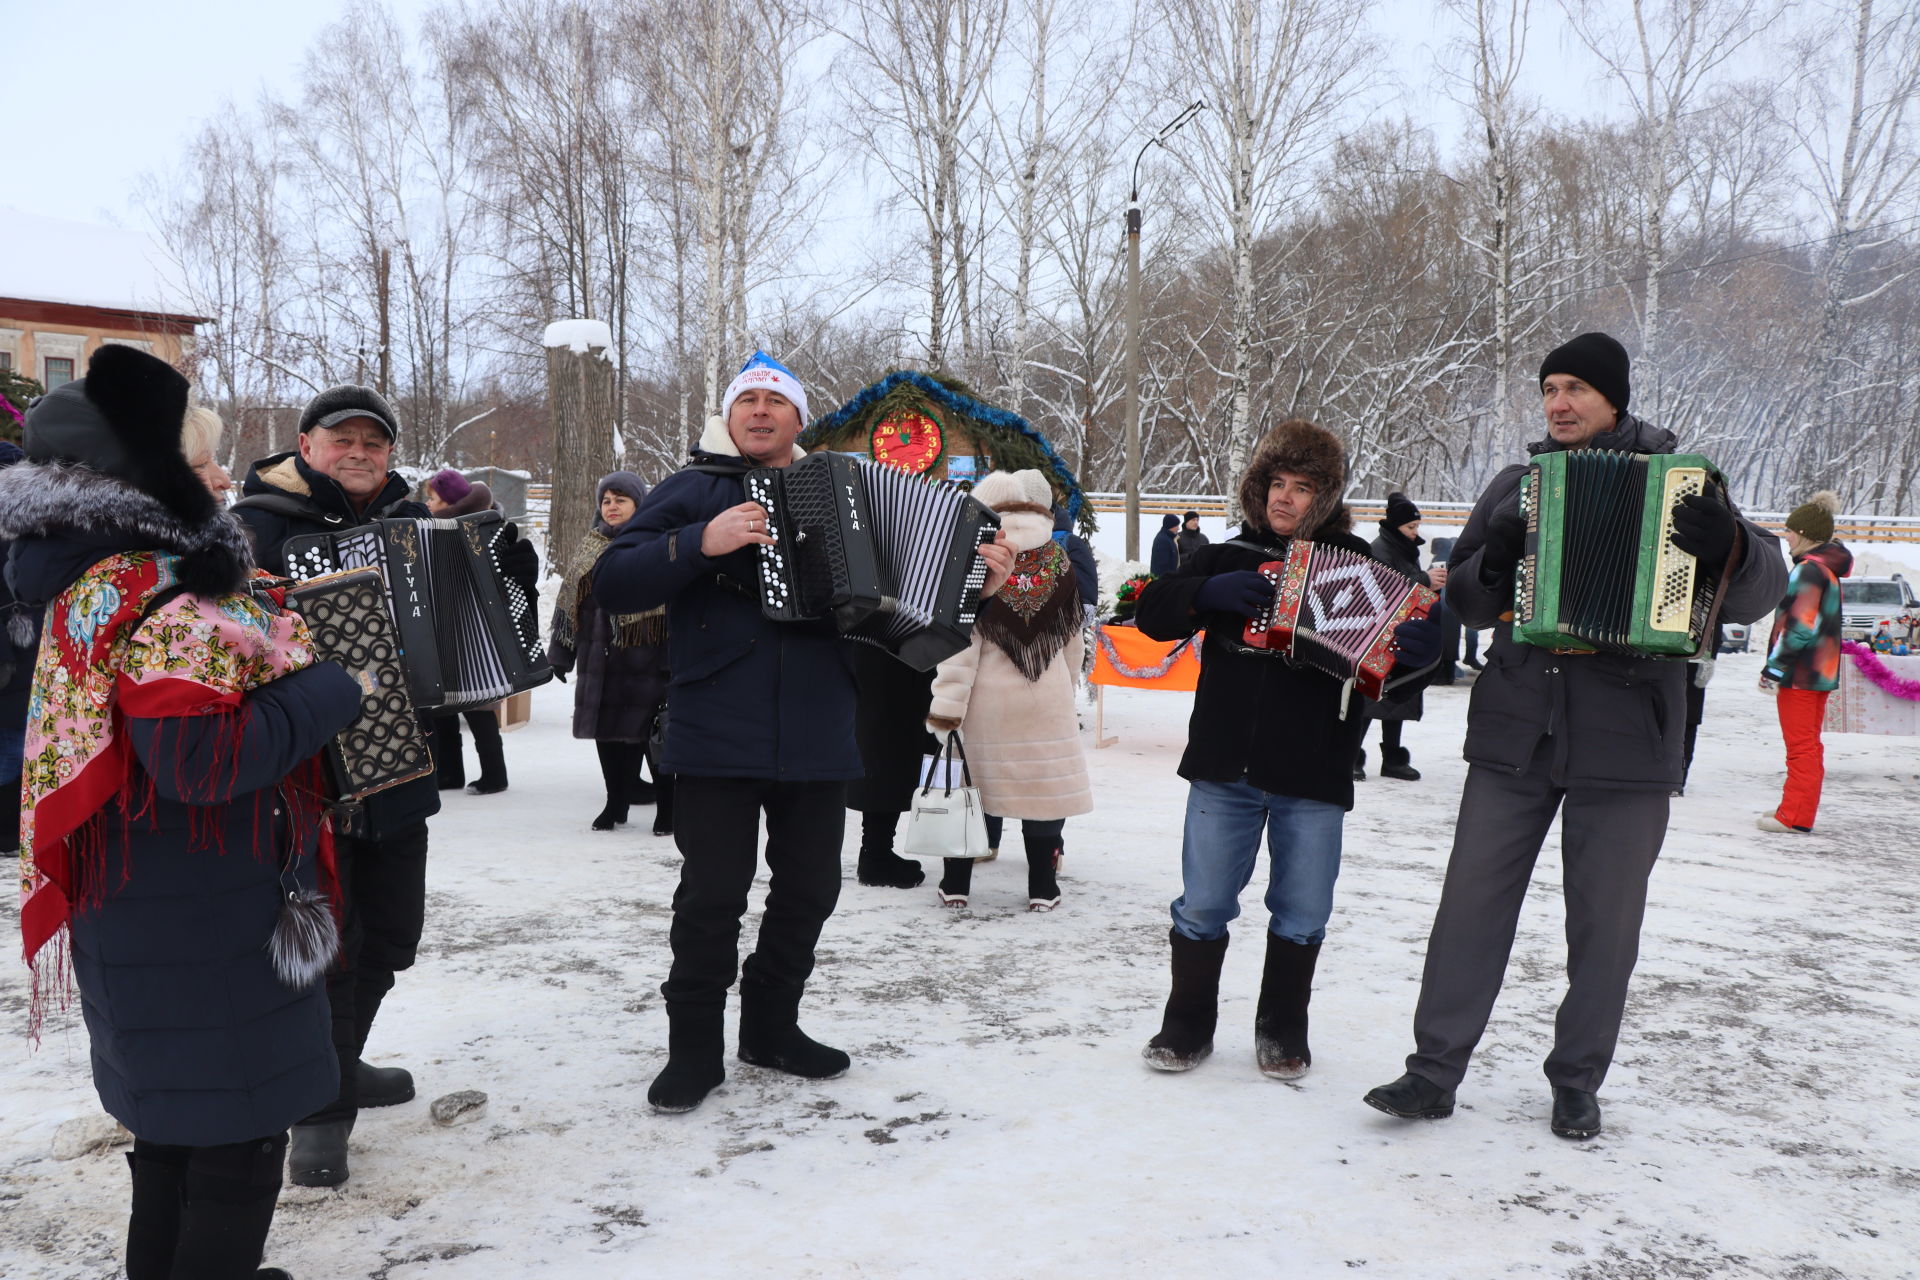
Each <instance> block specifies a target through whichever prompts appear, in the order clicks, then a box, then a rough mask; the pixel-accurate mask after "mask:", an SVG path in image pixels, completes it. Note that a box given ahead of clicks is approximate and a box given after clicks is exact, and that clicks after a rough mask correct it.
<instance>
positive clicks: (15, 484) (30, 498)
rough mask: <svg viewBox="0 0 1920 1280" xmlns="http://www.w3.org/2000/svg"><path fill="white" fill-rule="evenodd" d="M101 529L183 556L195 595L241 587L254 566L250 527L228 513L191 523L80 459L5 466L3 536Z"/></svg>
mask: <svg viewBox="0 0 1920 1280" xmlns="http://www.w3.org/2000/svg"><path fill="white" fill-rule="evenodd" d="M209 505H211V498H209ZM102 529H121V530H125V531H127V532H128V533H131V534H134V535H136V536H138V537H139V538H140V539H142V540H143V541H148V542H150V543H151V546H152V548H153V549H154V550H157V551H171V552H173V553H175V554H176V555H178V556H179V557H180V565H179V573H180V584H181V585H182V586H184V587H185V588H186V589H187V590H188V591H191V592H193V593H194V594H195V595H205V596H215V595H224V594H226V593H227V592H230V591H237V590H239V588H240V587H241V585H242V584H243V583H245V581H246V579H247V576H248V574H250V573H251V572H252V569H253V555H252V551H251V548H250V547H249V546H248V544H247V535H246V531H245V530H244V529H242V528H241V526H240V522H239V521H237V520H235V519H234V518H233V517H232V516H231V515H229V514H228V513H227V512H225V511H222V510H218V509H216V510H215V511H214V512H213V514H212V515H211V516H209V517H208V518H207V519H205V520H203V521H198V522H190V521H188V520H186V519H184V518H183V517H182V516H180V515H179V514H177V513H176V512H175V511H174V510H173V509H172V508H170V507H169V506H167V505H166V504H164V503H162V502H161V501H160V500H159V499H158V498H155V497H153V496H151V495H149V494H147V493H145V492H143V491H141V490H139V489H136V488H135V487H134V486H133V485H131V484H129V483H127V482H126V481H125V480H119V479H116V478H114V477H113V476H109V475H102V474H101V473H100V472H98V471H95V470H93V469H92V468H91V467H84V466H80V465H79V464H77V463H66V462H22V463H19V464H18V465H16V466H11V467H8V468H6V469H5V470H4V471H0V538H6V539H15V538H34V537H48V536H55V535H58V534H60V533H63V532H67V531H86V532H97V531H99V530H102Z"/></svg>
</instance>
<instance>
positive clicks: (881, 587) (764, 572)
mask: <svg viewBox="0 0 1920 1280" xmlns="http://www.w3.org/2000/svg"><path fill="white" fill-rule="evenodd" d="M746 490H747V497H748V498H749V499H751V500H752V501H754V502H757V503H759V504H760V505H761V506H762V507H764V508H765V509H766V512H767V533H768V534H769V535H771V536H772V538H773V543H772V544H771V545H768V544H765V543H763V544H761V546H760V597H761V608H762V610H763V611H764V612H765V614H766V615H767V617H769V618H772V619H774V620H775V621H778V622H798V621H805V620H809V619H831V620H832V623H833V625H834V628H835V630H837V631H839V632H840V634H841V635H843V636H846V637H848V638H850V639H854V640H863V641H866V642H868V643H870V644H875V645H878V646H880V647H881V648H883V649H885V650H887V651H888V652H889V653H891V654H893V655H894V656H895V657H896V658H898V659H900V661H902V662H904V663H906V664H907V665H908V666H910V667H913V668H914V669H916V670H919V671H927V670H931V669H932V668H933V667H934V666H936V665H937V664H938V663H939V662H940V660H941V659H943V658H947V657H951V656H952V655H953V654H956V653H958V652H960V650H962V649H964V648H966V647H967V644H968V642H969V641H970V640H971V639H972V637H973V623H974V619H975V618H977V617H978V616H979V613H980V591H981V589H982V588H983V587H984V586H985V585H986V580H987V566H986V562H985V561H983V560H981V558H980V547H981V545H982V544H983V543H987V542H991V541H993V538H994V535H995V533H997V532H998V531H999V528H1000V517H999V516H997V515H995V514H994V513H993V511H992V510H991V509H990V508H988V507H987V506H986V505H985V504H984V503H982V502H980V501H978V500H977V499H975V498H972V497H970V496H968V495H967V494H966V493H965V492H963V491H962V490H961V489H960V488H959V487H958V486H956V485H952V484H948V483H945V482H941V481H929V480H921V479H916V478H915V477H913V476H910V475H907V474H906V473H905V472H902V471H899V470H896V469H895V468H892V467H886V466H881V465H879V464H877V463H872V462H863V461H861V460H860V459H857V458H853V457H850V456H848V455H846V454H843V453H815V454H809V455H808V456H807V457H805V458H803V459H801V460H800V461H799V462H796V463H793V464H792V465H791V466H786V467H768V468H762V469H760V470H757V471H753V472H750V473H748V475H747V477H746Z"/></svg>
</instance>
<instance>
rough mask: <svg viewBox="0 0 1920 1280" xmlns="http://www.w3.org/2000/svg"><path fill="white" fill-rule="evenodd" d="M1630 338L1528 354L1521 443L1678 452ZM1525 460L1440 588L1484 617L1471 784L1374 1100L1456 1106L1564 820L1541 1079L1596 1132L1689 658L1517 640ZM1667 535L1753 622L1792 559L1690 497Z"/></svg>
mask: <svg viewBox="0 0 1920 1280" xmlns="http://www.w3.org/2000/svg"><path fill="white" fill-rule="evenodd" d="M1630 390H1631V388H1630V385H1629V382H1628V360H1627V352H1626V349H1625V348H1624V347H1622V346H1621V345H1620V344H1619V343H1618V342H1617V341H1615V340H1614V339H1613V338H1611V337H1609V336H1608V335H1606V334H1604V333H1583V334H1581V335H1580V336H1579V337H1576V338H1574V339H1573V340H1572V341H1571V342H1568V343H1566V344H1564V345H1563V346H1560V347H1558V348H1556V349H1554V350H1553V351H1550V352H1548V353H1547V357H1546V359H1545V360H1543V361H1542V362H1541V364H1540V394H1541V402H1542V408H1543V412H1544V416H1545V418H1546V428H1547V435H1546V438H1545V439H1543V440H1540V441H1537V442H1535V443H1534V444H1531V445H1529V446H1528V452H1529V453H1535V454H1538V453H1545V452H1548V451H1551V450H1556V449H1582V448H1587V449H1614V450H1620V451H1623V452H1630V453H1649V454H1650V453H1671V452H1672V451H1673V447H1674V444H1675V443H1676V437H1675V436H1674V434H1673V432H1671V431H1667V430H1663V429H1662V428H1660V427H1656V426H1654V425H1653V424H1652V423H1650V422H1644V421H1642V420H1641V419H1639V418H1636V417H1634V416H1633V415H1632V414H1630V413H1628V412H1627V402H1628V398H1629V393H1630ZM1525 473H1526V465H1525V464H1524V463H1519V462H1516V463H1513V464H1512V465H1510V466H1508V467H1505V468H1504V469H1502V470H1501V471H1500V473H1499V474H1498V475H1496V476H1495V477H1494V478H1493V479H1492V481H1490V482H1489V483H1488V485H1487V488H1486V491H1485V492H1484V493H1482V494H1481V495H1480V500H1479V501H1478V502H1476V503H1475V504H1474V507H1473V513H1472V514H1471V515H1470V516H1468V517H1467V525H1466V529H1465V530H1464V531H1463V532H1462V533H1461V535H1460V540H1459V541H1458V542H1457V543H1455V544H1454V548H1453V556H1452V558H1451V559H1450V560H1449V561H1448V563H1447V569H1448V576H1447V601H1448V603H1449V604H1450V605H1452V606H1453V608H1454V609H1455V610H1456V611H1458V613H1459V614H1460V620H1461V623H1462V625H1464V626H1469V627H1486V626H1490V627H1493V629H1494V635H1493V643H1492V644H1491V646H1489V648H1488V650H1487V669H1486V671H1485V672H1484V673H1483V674H1482V675H1481V676H1480V678H1479V679H1477V680H1476V681H1474V685H1473V698H1472V701H1471V703H1470V705H1469V707H1468V710H1467V741H1466V757H1467V761H1468V769H1467V782H1466V787H1465V789H1464V790H1463V791H1462V792H1461V796H1460V813H1459V817H1458V819H1457V821H1456V822H1455V824H1454V837H1453V852H1452V854H1451V856H1450V857H1449V859H1448V862H1447V877H1446V883H1445V885H1444V887H1443V888H1442V889H1441V892H1440V905H1439V908H1438V909H1437V910H1436V911H1435V913H1434V921H1433V933H1432V936H1431V937H1430V938H1429V939H1428V942H1427V960H1426V971H1425V974H1424V976H1423V977H1422V978H1421V983H1420V999H1419V1003H1418V1004H1417V1005H1416V1007H1415V1009H1414V1014H1413V1034H1414V1051H1413V1053H1412V1054H1411V1055H1409V1056H1408V1058H1407V1069H1406V1072H1405V1073H1404V1074H1403V1075H1401V1076H1400V1077H1399V1078H1398V1079H1396V1080H1394V1081H1392V1082H1390V1083H1388V1084H1384V1085H1381V1086H1379V1087H1378V1088H1375V1089H1373V1090H1371V1091H1369V1092H1368V1093H1367V1095H1366V1099H1365V1101H1366V1102H1367V1105H1369V1106H1371V1107H1374V1108H1376V1109H1377V1110H1380V1111H1384V1112H1386V1113H1387V1114H1388V1115H1391V1116H1397V1117H1399V1118H1401V1119H1403V1120H1412V1119H1430V1120H1437V1119H1441V1118H1443V1117H1445V1116H1449V1115H1452V1114H1453V1106H1454V1090H1455V1089H1456V1088H1457V1087H1458V1086H1459V1083H1460V1081H1461V1079H1462V1078H1463V1077H1464V1076H1465V1074H1466V1070H1467V1061H1468V1059H1469V1058H1470V1057H1471V1056H1472V1054H1473V1050H1474V1046H1475V1045H1477V1044H1478V1043H1479V1041H1480V1036H1481V1035H1482V1034H1483V1033H1484V1032H1485V1030H1486V1026H1487V1019H1488V1017H1489V1016H1491V1014H1492V1012H1493V1002H1494V999H1495V997H1496V996H1498V995H1499V993H1500V983H1501V979H1502V978H1503V976H1504V975H1505V973H1506V968H1507V957H1508V956H1509V954H1511V952H1512V950H1513V938H1514V931H1515V929H1516V928H1517V927H1518V924H1519V919H1520V906H1521V903H1522V902H1523V901H1524V900H1525V899H1526V895H1527V884H1528V881H1529V880H1530V879H1531V878H1532V875H1533V867H1534V863H1535V861H1536V860H1537V859H1538V858H1539V856H1540V845H1541V843H1542V842H1543V841H1544V840H1545V839H1546V836H1547V832H1548V830H1549V829H1550V828H1551V827H1552V825H1553V822H1554V818H1555V816H1556V815H1558V816H1559V818H1560V826H1561V836H1560V844H1561V865H1562V868H1563V881H1564V893H1565V897H1566V907H1567V995H1566V998H1565V999H1564V1000H1563V1001H1562V1002H1561V1004H1560V1011H1559V1016H1558V1018H1557V1019H1556V1021H1555V1024H1554V1045H1553V1051H1552V1052H1551V1053H1550V1054H1548V1055H1547V1061H1546V1076H1547V1080H1548V1083H1549V1084H1550V1085H1551V1086H1552V1088H1553V1110H1552V1115H1551V1118H1550V1119H1549V1121H1548V1127H1549V1128H1550V1129H1551V1131H1552V1132H1553V1133H1555V1134H1557V1135H1559V1136H1560V1137H1563V1138H1575V1139H1579V1138H1590V1137H1592V1136H1593V1135H1594V1134H1597V1133H1599V1132H1600V1103H1599V1099H1598V1097H1597V1094H1598V1091H1599V1088H1600V1084H1601V1082H1602V1081H1603V1080H1605V1078H1606V1074H1607V1068H1608V1067H1609V1066H1610V1065H1611V1063H1612V1061H1613V1052H1614V1047H1615V1045H1616V1044H1617V1043H1618V1041H1619V1038H1620V1020H1621V1017H1622V1015H1623V1013H1624V1011H1625V1009H1626V1001H1627V982H1628V979H1630V978H1631V977H1632V975H1633V965H1634V961H1635V960H1636V959H1637V958H1638V956H1639V949H1640V923H1641V920H1642V918H1643V917H1644V915H1645V912H1646V905H1647V881H1648V878H1649V877H1650V876H1651V875H1652V874H1653V864H1654V860H1655V858H1657V857H1658V856H1659V853H1660V845H1661V843H1662V841H1664V840H1665V838H1666V834H1667V811H1668V806H1669V804H1670V803H1671V800H1670V797H1671V795H1672V792H1673V789H1674V788H1675V787H1676V786H1678V785H1679V782H1680V763H1681V739H1682V737H1683V736H1684V732H1685V727H1686V714H1685V703H1686V690H1685V684H1686V678H1687V671H1686V664H1685V663H1677V662H1663V661H1659V660H1657V659H1646V658H1640V657H1636V656H1633V655H1623V654H1610V653H1576V654H1567V653H1557V652H1554V651H1552V650H1549V649H1543V648H1540V647H1538V646H1535V645H1529V644H1521V643H1519V642H1518V641H1516V640H1515V639H1514V638H1513V624H1512V616H1513V597H1514V574H1515V570H1516V568H1517V566H1518V565H1519V563H1520V558H1521V554H1522V552H1523V551H1524V550H1525V542H1526V521H1525V519H1524V518H1523V517H1522V516H1521V514H1520V503H1519V492H1520V478H1521V476H1523V475H1524V474H1525ZM1672 542H1673V545H1674V546H1676V547H1678V548H1679V549H1680V550H1682V551H1684V552H1686V553H1687V554H1689V555H1692V556H1695V557H1697V558H1698V559H1699V562H1700V568H1701V570H1702V571H1704V572H1708V573H1712V574H1715V575H1719V574H1722V573H1724V574H1725V580H1724V581H1723V582H1722V583H1721V609H1722V611H1723V613H1724V615H1725V616H1726V617H1727V618H1728V619H1729V620H1731V621H1735V622H1744V621H1751V620H1752V619H1754V618H1757V617H1759V616H1760V615H1761V614H1762V613H1764V612H1766V610H1767V609H1768V608H1769V607H1771V606H1772V604H1773V602H1774V600H1776V599H1778V598H1779V594H1780V586H1781V584H1782V583H1783V582H1784V581H1785V578H1786V573H1785V570H1784V568H1783V566H1782V565H1781V562H1780V553H1779V551H1778V549H1777V547H1776V545H1775V543H1774V539H1773V535H1772V534H1770V533H1768V532H1767V531H1766V530H1765V529H1762V528H1761V527H1760V526H1759V525H1756V524H1754V523H1753V522H1752V521H1749V520H1745V519H1742V518H1741V517H1740V516H1739V515H1738V514H1737V513H1736V512H1734V511H1733V510H1731V509H1730V508H1728V507H1726V506H1723V505H1721V504H1720V503H1717V502H1714V501H1712V500H1710V499H1708V498H1706V497H1704V496H1699V495H1695V496H1691V497H1688V498H1686V499H1685V500H1683V501H1682V502H1681V503H1680V504H1678V505H1676V506H1675V507H1674V509H1673V533H1672Z"/></svg>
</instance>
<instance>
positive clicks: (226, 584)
mask: <svg viewBox="0 0 1920 1280" xmlns="http://www.w3.org/2000/svg"><path fill="white" fill-rule="evenodd" d="M186 408H187V380H186V379H185V378H184V377H182V376H181V375H180V374H179V373H178V372H176V371H175V370H174V369H173V368H171V367H170V366H168V365H167V364H165V363H164V362H162V361H160V360H157V359H155V358H154V357H152V356H150V355H147V354H146V353H144V352H142V351H138V350H136V349H134V348H132V347H126V346H119V345H112V344H109V345H106V346H102V347H101V348H99V350H98V351H96V352H95V353H94V355H93V358H92V359H91V361H90V362H89V363H88V366H87V373H86V376H85V377H84V378H81V379H79V380H77V381H74V382H69V383H66V384H65V385H63V386H61V387H59V388H57V389H56V390H55V391H53V392H51V393H50V394H48V395H46V396H44V397H42V398H41V399H39V400H38V401H36V402H35V404H34V407H33V409H32V410H31V411H30V412H29V414H28V416H27V425H26V443H27V455H28V457H29V458H30V459H31V460H32V461H31V462H28V463H24V464H21V465H18V466H15V467H12V468H10V469H8V470H7V471H5V472H0V536H3V537H5V538H7V539H9V540H11V543H12V549H11V552H10V556H9V564H8V572H7V576H8V578H9V579H10V580H11V582H12V583H13V584H14V588H15V590H16V591H17V592H18V594H19V597H20V599H21V600H22V601H24V602H28V603H30V604H33V605H35V606H45V607H46V608H47V613H48V618H49V620H50V622H49V627H48V630H47V636H46V641H45V644H44V646H43V648H42V651H41V653H40V657H39V662H38V667H37V670H36V672H35V675H34V685H33V716H34V718H33V721H32V723H30V724H29V725H28V728H27V734H26V749H25V754H26V771H25V794H24V797H23V806H24V808H25V814H24V815H23V818H22V825H23V829H24V830H23V834H24V835H25V836H26V839H27V844H28V848H27V851H26V855H25V856H24V857H23V858H22V865H21V882H22V885H23V888H24V891H25V896H24V905H23V908H22V911H21V915H20V920H21V928H22V931H23V933H24V935H25V944H26V952H27V956H28V960H29V963H30V964H32V965H33V966H34V969H35V975H36V976H35V982H34V997H33V1009H32V1011H31V1013H30V1019H31V1020H32V1021H34V1022H36V1023H37V1019H38V1015H39V1013H40V1010H41V1007H42V1005H43V1002H44V1001H45V1000H46V999H47V998H48V997H50V996H56V995H57V994H58V992H59V983H60V979H59V976H58V974H57V973H56V970H55V967H54V966H55V963H56V962H55V957H56V956H57V955H58V954H59V952H60V951H61V950H62V949H63V948H62V947H61V945H60V940H59V935H60V934H62V933H63V932H64V933H65V935H66V938H65V942H66V947H67V948H68V949H70V955H71V963H72V980H73V982H74V983H75V984H76V985H77V986H78V987H79V991H80V1003H81V1012H82V1013H83V1015H84V1016H85V1020H86V1027H87V1037H88V1041H89V1045H90V1049H91V1057H92V1062H93V1079H94V1086H95V1088H96V1089H97V1090H98V1091H99V1095H100V1102H101V1105H102V1106H103V1107H104V1108H105V1109H106V1110H107V1112H108V1113H109V1114H111V1115H112V1116H113V1117H114V1118H115V1119H117V1120H119V1121H120V1122H121V1123H122V1124H124V1125H125V1126H126V1127H127V1128H128V1129H129V1130H130V1131H131V1132H132V1133H133V1136H134V1141H133V1150H132V1152H131V1153H130V1154H129V1155H128V1157H127V1163H128V1165H129V1167H130V1171H131V1174H132V1205H131V1211H130V1213H129V1215H128V1223H127V1246H126V1248H127V1254H126V1268H127V1275H128V1276H129V1277H130V1278H131V1280H182V1278H184V1277H193V1280H241V1277H250V1278H257V1277H278V1278H279V1280H285V1277H286V1273H285V1272H283V1271H280V1270H277V1269H268V1270H256V1268H258V1267H259V1264H260V1258H261V1252H262V1250H263V1248H264V1246H265V1243H266V1238H267V1232H268V1229H269V1228H270V1226H271V1225H272V1221H273V1214H274V1206H275V1204H276V1202H277V1201H278V1199H279V1194H280V1186H281V1163H282V1160H283V1159H284V1154H285V1150H286V1146H287V1132H286V1131H287V1126H288V1125H289V1124H292V1123H293V1122H294V1121H297V1120H299V1119H300V1118H301V1117H302V1116H305V1115H307V1114H309V1113H311V1112H312V1111H314V1110H315V1109H316V1108H319V1107H321V1106H323V1105H325V1104H326V1103H327V1101H328V1100H329V1099H331V1098H332V1097H333V1096H334V1095H335V1093H336V1091H337V1089H338V1077H339V1064H338V1059H337V1058H336V1056H335V1054H334V1052H333V1047H332V1045H331V1043H330V1036H329V1031H328V1020H329V1015H328V1007H327V1001H326V997H325V995H324V994H323V988H322V986H321V985H320V982H319V979H320V977H321V975H322V973H323V972H324V971H325V969H326V967H327V963H328V961H329V959H330V958H331V956H332V953H333V951H334V949H335V947H336V945H337V936H336V934H335V933H334V929H333V917H332V915H331V913H330V910H329V907H328V904H327V902H326V900H325V898H324V897H323V896H322V895H321V894H320V892H319V891H318V883H319V879H320V877H319V875H318V874H317V868H316V864H317V863H318V861H319V859H320V856H322V852H321V850H320V835H321V829H322V823H323V815H324V804H325V801H324V797H323V794H322V787H323V779H322V776H321V773H320V768H319V761H318V759H317V753H318V752H319V751H320V749H321V747H322V746H324V745H325V743H326V741H327V739H329V738H331V737H332V736H333V735H334V734H335V733H337V732H339V731H340V730H341V729H342V728H344V727H345V726H346V725H347V724H348V723H350V722H351V721H352V720H353V719H354V718H355V717H356V716H358V715H359V714H360V689H359V686H358V685H357V684H355V682H354V680H353V679H352V677H350V676H349V675H348V674H347V673H346V672H345V671H344V670H342V669H341V668H340V666H339V665H338V664H336V663H333V662H327V661H316V659H315V655H314V652H313V647H312V641H311V639H310V637H308V635H307V633H306V628H305V626H304V625H303V624H301V622H300V621H299V619H298V618H295V617H293V616H291V615H288V614H285V613H280V612H276V611H274V610H271V609H269V608H267V607H266V606H264V605H263V604H261V603H259V602H257V601H256V600H255V598H254V597H253V596H252V595H250V594H248V592H247V589H246V586H247V580H248V577H249V574H250V572H251V567H250V565H249V563H248V553H247V540H246V536H245V534H243V533H242V532H241V530H240V528H239V526H238V525H237V524H235V523H234V521H233V520H232V518H231V517H230V516H228V515H227V514H226V513H225V512H223V511H222V510H221V509H220V504H219V501H218V498H217V496H216V495H217V492H218V490H217V487H216V486H215V485H213V484H211V483H209V482H208V479H207V477H205V476H204V475H200V474H196V470H195V468H194V467H193V466H192V465H190V463H189V456H188V455H189V453H191V452H197V448H198V445H197V442H194V441H189V440H187V439H185V438H183V437H184V435H185V434H186V433H185V430H184V428H185V425H186V424H185V418H186ZM214 425H215V427H217V425H218V420H217V419H215V420H214ZM204 433H205V428H204V425H203V426H201V427H199V428H196V431H195V433H194V434H196V435H198V436H200V437H201V438H204ZM209 447H210V446H209ZM50 943H51V944H53V945H52V946H49V945H48V944H50Z"/></svg>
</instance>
